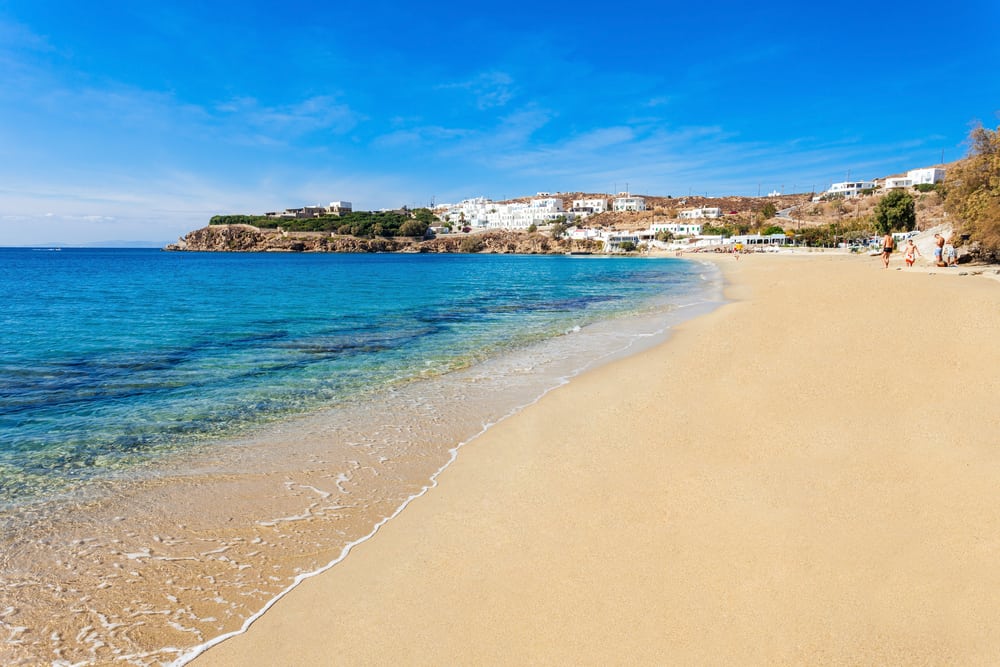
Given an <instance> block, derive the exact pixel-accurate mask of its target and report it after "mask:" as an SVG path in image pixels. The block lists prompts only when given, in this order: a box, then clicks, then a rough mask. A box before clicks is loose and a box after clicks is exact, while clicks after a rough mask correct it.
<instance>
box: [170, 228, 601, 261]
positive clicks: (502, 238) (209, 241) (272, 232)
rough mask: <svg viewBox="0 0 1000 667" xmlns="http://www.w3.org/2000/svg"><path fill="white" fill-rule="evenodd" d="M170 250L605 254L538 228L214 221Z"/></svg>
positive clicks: (594, 245) (590, 245)
mask: <svg viewBox="0 0 1000 667" xmlns="http://www.w3.org/2000/svg"><path fill="white" fill-rule="evenodd" d="M165 249H166V250H172V251H190V252H350V253H370V252H437V253H461V252H478V253H487V254H521V255H541V254H565V253H567V252H600V251H601V249H602V244H601V243H600V242H595V241H574V240H571V239H553V238H552V237H550V236H548V235H546V234H542V233H538V232H512V231H490V232H482V233H475V234H448V235H442V236H439V237H436V238H432V239H412V238H403V237H395V238H384V237H374V238H359V237H356V236H343V235H340V234H329V233H325V232H285V231H282V230H281V229H262V228H259V227H254V226H252V225H209V226H208V227H202V228H201V229H196V230H195V231H193V232H189V233H188V234H186V235H185V236H183V237H182V238H181V239H179V240H178V241H177V243H172V244H170V245H168V246H167V247H166V248H165Z"/></svg>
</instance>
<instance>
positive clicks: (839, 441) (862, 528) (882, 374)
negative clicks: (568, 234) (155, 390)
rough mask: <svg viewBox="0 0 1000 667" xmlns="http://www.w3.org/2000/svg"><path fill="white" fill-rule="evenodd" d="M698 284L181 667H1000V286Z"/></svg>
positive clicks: (738, 270) (738, 272)
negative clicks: (638, 340) (685, 305)
mask: <svg viewBox="0 0 1000 667" xmlns="http://www.w3.org/2000/svg"><path fill="white" fill-rule="evenodd" d="M711 261H716V262H718V263H719V265H720V266H721V267H722V269H723V272H724V275H725V276H726V280H727V283H728V288H727V296H728V298H729V299H730V302H729V303H727V304H726V305H724V306H723V307H721V308H719V309H717V310H715V311H714V312H712V313H710V314H708V315H706V316H703V317H700V318H697V319H695V320H692V321H689V322H687V323H685V324H683V325H681V326H679V327H678V328H677V329H676V331H675V333H674V334H673V336H672V337H671V338H670V340H668V341H667V342H666V343H664V344H662V345H660V346H658V347H656V348H654V349H652V350H650V351H646V352H643V353H641V354H639V355H636V356H632V357H629V358H626V359H623V360H620V361H616V362H614V363H611V364H608V365H606V366H603V367H601V368H599V369H596V370H594V371H592V372H588V373H586V374H585V375H583V376H581V377H578V378H576V379H574V380H573V381H572V382H571V383H570V384H568V385H567V386H565V387H562V388H560V389H558V390H555V391H553V392H551V393H550V394H548V395H547V396H545V397H544V398H543V399H542V400H541V401H539V402H538V403H536V404H535V405H532V406H531V407H529V408H527V409H526V410H524V411H523V412H521V413H520V414H518V415H516V416H515V417H513V418H510V419H507V420H505V421H503V422H501V423H500V424H499V425H497V426H495V427H493V428H491V429H489V430H488V431H487V432H486V433H485V434H484V435H483V436H481V437H479V438H477V439H476V440H474V441H473V442H472V443H470V444H469V445H467V446H465V447H464V448H463V449H462V450H461V452H460V453H459V456H458V459H457V461H456V462H455V463H454V464H453V465H452V466H451V467H450V468H448V469H447V470H445V471H444V473H442V474H441V476H440V477H439V479H438V486H437V487H436V488H435V489H433V490H431V491H430V492H429V493H427V494H426V495H425V496H423V497H421V498H419V499H417V500H415V501H414V502H412V503H411V504H410V505H409V506H408V507H407V508H406V509H405V510H404V511H403V512H402V513H401V514H400V515H399V516H398V517H396V518H395V519H393V520H392V521H390V522H389V523H387V524H386V525H384V526H383V527H382V528H381V529H380V530H379V532H378V533H377V534H376V535H375V536H374V537H373V538H372V539H371V540H369V541H367V542H365V543H363V544H361V545H359V546H357V547H356V548H355V549H354V550H353V551H352V552H351V553H350V555H349V556H348V557H347V558H346V559H345V560H344V561H343V562H341V563H340V564H338V565H337V566H335V567H333V568H332V569H330V570H329V571H327V572H325V573H323V574H321V575H319V576H316V577H314V578H311V579H309V580H307V581H305V582H304V583H303V584H301V585H300V586H299V587H298V588H296V589H295V590H293V591H292V592H291V593H290V594H289V595H287V596H286V597H284V598H282V599H281V600H280V601H278V603H277V604H275V605H274V606H273V607H272V608H271V609H270V610H269V611H268V612H267V613H265V614H264V615H263V616H262V617H261V618H260V619H259V620H258V621H257V622H256V623H254V624H253V626H252V627H251V628H250V629H249V631H248V632H247V633H245V634H243V635H240V636H237V637H234V638H232V639H230V640H227V641H225V642H223V643H222V644H220V645H218V646H215V647H213V648H211V649H209V650H208V651H207V652H205V653H204V654H202V655H201V656H200V657H199V658H198V659H197V660H196V661H195V663H194V664H197V665H275V664H299V665H323V664H350V665H358V664H464V665H469V664H590V665H604V664H678V665H682V664H684V665H687V664H964V665H971V664H996V663H998V662H1000V592H998V591H1000V503H997V490H998V489H1000V409H998V407H997V397H998V396H1000V346H998V345H997V337H998V334H1000V284H998V282H997V281H995V280H990V279H987V278H985V277H984V276H974V275H965V276H959V275H946V274H948V273H949V271H946V270H944V269H942V270H939V271H927V270H924V271H897V270H895V268H896V262H899V261H900V260H899V258H898V257H894V258H893V262H894V264H893V267H892V269H891V270H888V271H886V270H883V269H882V266H881V261H880V260H879V258H877V257H857V256H846V255H823V254H815V255H809V254H804V255H798V256H795V255H793V256H782V255H769V254H768V255H763V254H762V255H753V256H747V257H744V258H742V259H741V260H739V261H734V260H733V259H732V258H731V257H714V258H711ZM950 272H951V273H952V274H957V273H958V271H957V270H950Z"/></svg>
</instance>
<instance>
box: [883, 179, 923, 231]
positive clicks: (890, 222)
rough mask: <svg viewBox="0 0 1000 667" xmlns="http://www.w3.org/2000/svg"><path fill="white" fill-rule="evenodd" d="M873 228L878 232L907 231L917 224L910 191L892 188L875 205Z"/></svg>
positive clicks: (915, 210)
mask: <svg viewBox="0 0 1000 667" xmlns="http://www.w3.org/2000/svg"><path fill="white" fill-rule="evenodd" d="M873 222H874V224H875V230H876V231H877V232H878V233H879V234H888V233H889V232H894V231H909V230H911V229H913V228H914V227H916V226H917V209H916V206H915V205H914V202H913V197H912V196H910V193H908V192H903V191H902V190H893V191H892V192H890V193H889V194H887V195H886V196H884V197H882V201H880V202H879V203H878V205H877V206H876V207H875V219H874V221H873Z"/></svg>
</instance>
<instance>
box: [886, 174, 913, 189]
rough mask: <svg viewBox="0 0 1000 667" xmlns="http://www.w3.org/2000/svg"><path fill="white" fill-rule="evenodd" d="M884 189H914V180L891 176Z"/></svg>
mask: <svg viewBox="0 0 1000 667" xmlns="http://www.w3.org/2000/svg"><path fill="white" fill-rule="evenodd" d="M882 187H883V188H885V189H886V190H899V189H901V188H909V187H913V180H912V179H910V178H907V177H906V176H890V177H889V178H887V179H885V183H883V184H882Z"/></svg>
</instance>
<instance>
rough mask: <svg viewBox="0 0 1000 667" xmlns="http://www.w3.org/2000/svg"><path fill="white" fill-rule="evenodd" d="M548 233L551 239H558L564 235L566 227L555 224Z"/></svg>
mask: <svg viewBox="0 0 1000 667" xmlns="http://www.w3.org/2000/svg"><path fill="white" fill-rule="evenodd" d="M549 233H550V234H551V235H552V238H554V239H558V238H560V237H562V235H563V234H565V233H566V225H565V224H563V223H561V222H557V223H556V224H554V225H552V227H551V228H549Z"/></svg>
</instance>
